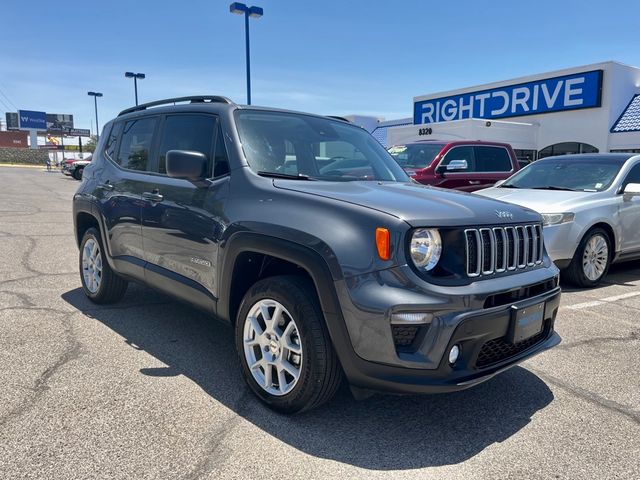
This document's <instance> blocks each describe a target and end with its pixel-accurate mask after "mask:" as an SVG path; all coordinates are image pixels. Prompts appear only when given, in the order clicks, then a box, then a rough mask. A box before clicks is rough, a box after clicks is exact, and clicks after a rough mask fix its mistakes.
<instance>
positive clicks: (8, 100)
mask: <svg viewBox="0 0 640 480" xmlns="http://www.w3.org/2000/svg"><path fill="white" fill-rule="evenodd" d="M0 95H2V96H3V97H4V98H6V99H7V102H9V103H10V104H11V105H12V106H13V108H15V109H16V111H18V107H16V105H15V104H14V103H13V102H12V101H11V99H10V98H9V97H7V94H6V93H4V92H3V91H2V89H1V88H0ZM3 103H4V102H3Z"/></svg>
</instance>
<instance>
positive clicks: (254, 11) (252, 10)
mask: <svg viewBox="0 0 640 480" xmlns="http://www.w3.org/2000/svg"><path fill="white" fill-rule="evenodd" d="M263 13H264V10H263V9H262V8H261V7H249V16H250V17H253V18H260V17H261V16H262V15H263Z"/></svg>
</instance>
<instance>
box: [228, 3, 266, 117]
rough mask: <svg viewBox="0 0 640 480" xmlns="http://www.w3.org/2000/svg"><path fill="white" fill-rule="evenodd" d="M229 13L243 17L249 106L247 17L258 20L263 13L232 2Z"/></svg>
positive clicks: (249, 63) (249, 68) (248, 103)
mask: <svg viewBox="0 0 640 480" xmlns="http://www.w3.org/2000/svg"><path fill="white" fill-rule="evenodd" d="M229 11H230V12H231V13H235V14H237V15H244V36H245V42H246V49H247V105H251V60H250V58H249V17H253V18H260V17H261V16H262V14H263V13H264V11H263V10H262V8H260V7H247V6H246V5H245V4H244V3H240V2H233V3H232V4H231V5H229Z"/></svg>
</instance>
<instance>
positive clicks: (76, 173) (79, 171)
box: [73, 168, 84, 180]
mask: <svg viewBox="0 0 640 480" xmlns="http://www.w3.org/2000/svg"><path fill="white" fill-rule="evenodd" d="M83 170H84V168H76V169H75V170H74V171H73V178H75V179H76V180H82V171H83Z"/></svg>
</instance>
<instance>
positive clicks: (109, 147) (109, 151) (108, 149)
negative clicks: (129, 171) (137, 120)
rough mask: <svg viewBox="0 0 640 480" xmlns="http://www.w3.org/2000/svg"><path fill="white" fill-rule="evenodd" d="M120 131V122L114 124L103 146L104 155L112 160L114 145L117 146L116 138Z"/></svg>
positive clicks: (114, 154) (114, 150)
mask: <svg viewBox="0 0 640 480" xmlns="http://www.w3.org/2000/svg"><path fill="white" fill-rule="evenodd" d="M121 130H122V122H118V123H114V124H113V126H112V127H111V132H110V133H109V137H108V138H107V141H106V142H105V144H104V153H105V154H106V155H107V156H108V157H109V158H110V159H111V160H113V159H114V158H115V157H116V145H117V144H118V136H120V131H121Z"/></svg>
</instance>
